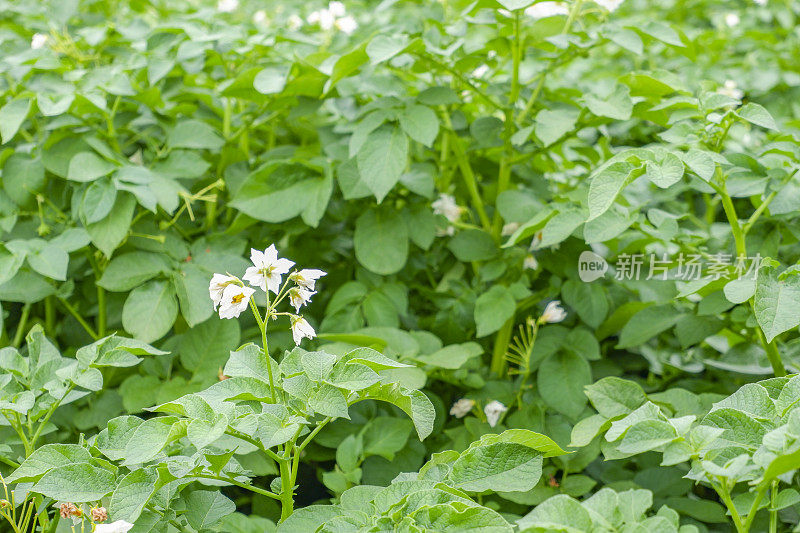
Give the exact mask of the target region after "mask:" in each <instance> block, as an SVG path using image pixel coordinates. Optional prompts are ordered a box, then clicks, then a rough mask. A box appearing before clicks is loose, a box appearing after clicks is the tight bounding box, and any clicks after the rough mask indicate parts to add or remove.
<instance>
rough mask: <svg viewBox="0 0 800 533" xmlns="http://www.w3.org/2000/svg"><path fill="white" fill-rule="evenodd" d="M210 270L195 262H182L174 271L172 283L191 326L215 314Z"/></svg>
mask: <svg viewBox="0 0 800 533" xmlns="http://www.w3.org/2000/svg"><path fill="white" fill-rule="evenodd" d="M208 280H209V272H208V271H207V270H205V269H204V268H202V267H200V266H198V265H195V264H193V263H186V264H182V265H181V267H180V269H179V270H177V271H173V272H172V283H173V285H174V286H175V293H176V294H177V295H178V302H179V303H180V307H181V314H182V315H183V318H184V319H185V320H186V323H187V324H189V326H190V327H195V326H196V325H198V324H200V323H202V322H205V321H206V320H207V319H208V318H209V317H210V316H211V315H213V314H214V305H213V303H212V302H211V299H210V298H209V297H208Z"/></svg>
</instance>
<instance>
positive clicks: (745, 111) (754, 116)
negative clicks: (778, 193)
mask: <svg viewBox="0 0 800 533" xmlns="http://www.w3.org/2000/svg"><path fill="white" fill-rule="evenodd" d="M0 112H2V111H0ZM736 115H738V116H739V117H740V118H743V119H744V120H746V121H747V122H749V123H751V124H755V125H756V126H761V127H762V128H766V129H768V130H775V131H779V128H778V125H777V124H776V123H775V119H774V118H772V115H770V114H769V111H767V110H766V109H764V107H763V106H760V105H758V104H756V103H754V102H750V103H747V104H745V105H743V106H742V107H740V108H739V109H738V110H736Z"/></svg>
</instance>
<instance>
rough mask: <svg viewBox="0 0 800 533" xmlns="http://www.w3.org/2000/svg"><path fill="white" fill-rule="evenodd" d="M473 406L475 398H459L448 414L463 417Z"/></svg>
mask: <svg viewBox="0 0 800 533" xmlns="http://www.w3.org/2000/svg"><path fill="white" fill-rule="evenodd" d="M473 407H475V400H470V399H469V398H461V399H460V400H458V401H457V402H456V403H454V404H453V407H451V408H450V414H451V415H453V416H454V417H456V418H464V417H465V416H467V415H468V414H469V412H470V411H472V408H473Z"/></svg>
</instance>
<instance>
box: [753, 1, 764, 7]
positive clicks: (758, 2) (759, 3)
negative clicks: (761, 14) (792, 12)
mask: <svg viewBox="0 0 800 533" xmlns="http://www.w3.org/2000/svg"><path fill="white" fill-rule="evenodd" d="M753 1H754V2H755V3H756V4H758V5H760V6H765V5H767V0H753Z"/></svg>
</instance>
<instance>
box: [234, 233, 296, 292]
mask: <svg viewBox="0 0 800 533" xmlns="http://www.w3.org/2000/svg"><path fill="white" fill-rule="evenodd" d="M250 261H252V262H253V266H251V267H248V269H247V270H246V271H245V273H244V276H243V279H245V280H246V281H248V282H249V283H250V285H252V286H253V287H261V290H263V291H264V292H267V289H269V290H271V291H272V292H274V293H275V294H278V291H279V290H280V288H281V276H282V275H283V274H286V273H287V272H289V269H290V268H292V266H294V261H289V260H288V259H278V250H276V249H275V245H274V244H270V245H269V248H267V249H266V250H264V251H263V252H259V251H258V250H256V249H251V250H250Z"/></svg>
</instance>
